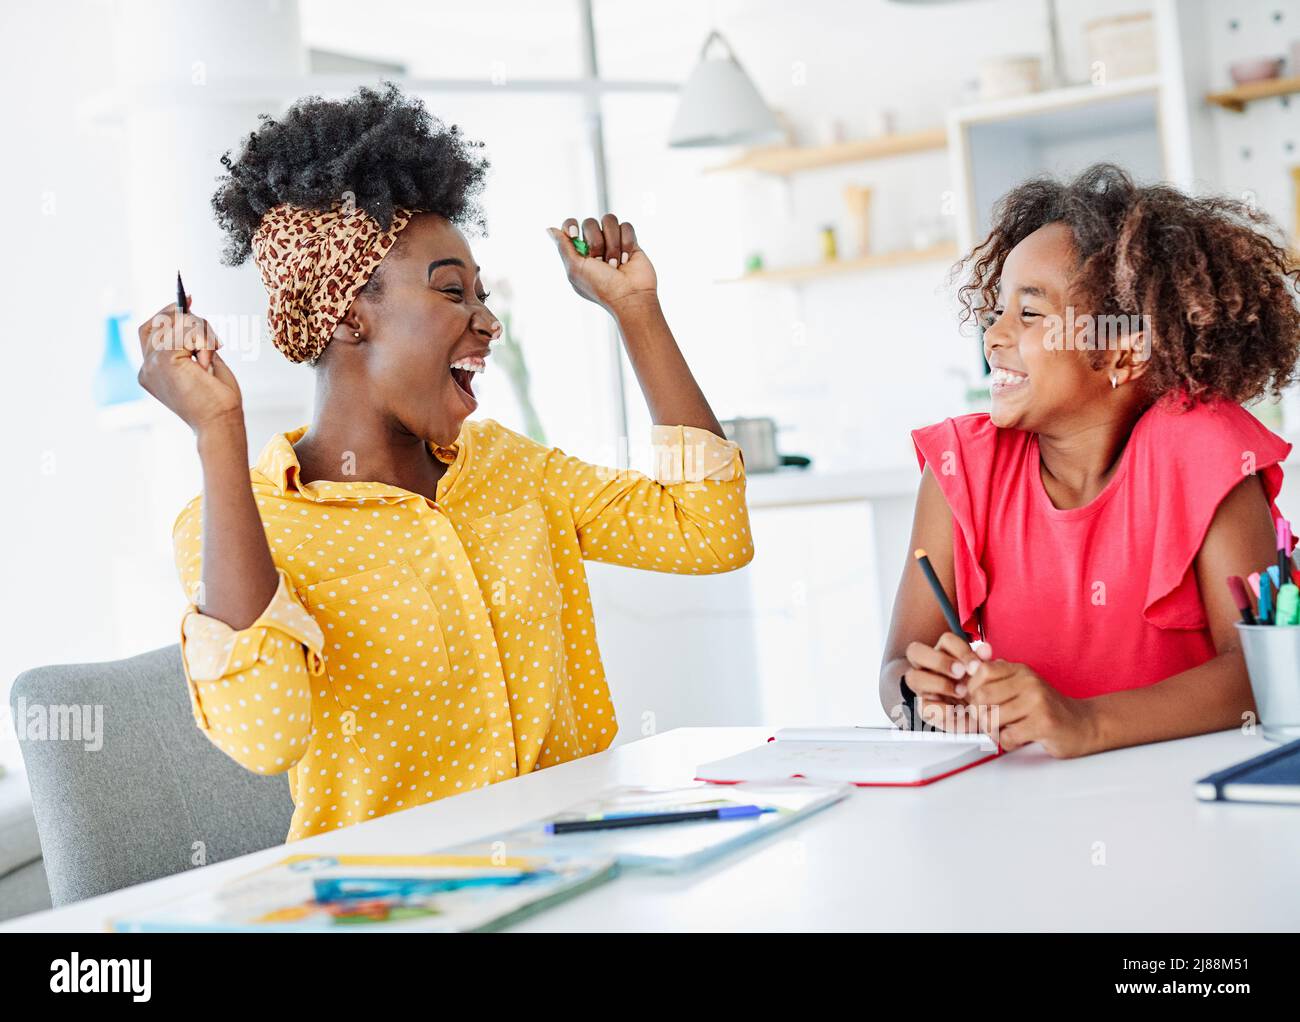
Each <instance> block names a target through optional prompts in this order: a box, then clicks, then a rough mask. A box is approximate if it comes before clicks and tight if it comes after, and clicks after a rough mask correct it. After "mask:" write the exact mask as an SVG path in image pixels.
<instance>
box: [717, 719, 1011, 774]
mask: <svg viewBox="0 0 1300 1022" xmlns="http://www.w3.org/2000/svg"><path fill="white" fill-rule="evenodd" d="M999 755H1001V750H1000V749H999V748H998V746H997V745H996V743H994V741H993V740H992V739H991V738H989V737H988V736H987V735H979V734H976V735H961V734H948V733H946V732H942V731H900V730H898V729H896V728H889V727H883V728H874V727H822V728H806V727H805V728H782V729H781V730H780V731H778V732H777V733H776V734H775V735H773V736H772V737H771V738H770V739H768V741H767V742H766V744H764V745H760V746H759V747H758V748H755V749H750V750H748V751H747V752H742V753H740V754H739V755H736V756H728V757H727V758H726V759H719V760H714V761H713V762H712V763H704V764H702V765H701V766H699V767H698V768H696V772H695V779H696V780H697V781H708V782H710V783H712V784H738V783H740V782H742V781H768V782H770V781H785V780H789V779H790V778H792V777H801V778H804V779H805V780H809V781H815V782H819V783H848V784H856V785H858V786H859V787H874V786H883V787H918V786H920V785H923V784H932V783H933V782H935V781H940V780H943V778H945V777H951V776H952V775H953V774H957V773H961V772H962V771H963V770H969V769H970V768H971V767H974V766H979V765H980V764H981V763H987V762H988V761H989V760H991V759H996V758H997V757H998V756H999Z"/></svg>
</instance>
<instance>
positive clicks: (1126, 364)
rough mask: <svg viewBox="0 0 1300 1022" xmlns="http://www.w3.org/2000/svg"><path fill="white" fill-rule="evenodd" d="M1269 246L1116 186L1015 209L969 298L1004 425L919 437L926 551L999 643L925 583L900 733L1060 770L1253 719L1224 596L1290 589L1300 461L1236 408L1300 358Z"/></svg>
mask: <svg viewBox="0 0 1300 1022" xmlns="http://www.w3.org/2000/svg"><path fill="white" fill-rule="evenodd" d="M1270 226H1271V225H1270V224H1269V222H1268V221H1266V220H1265V219H1264V218H1262V217H1261V216H1258V215H1256V214H1255V213H1253V212H1252V211H1251V210H1250V209H1248V208H1246V207H1245V206H1244V205H1242V204H1240V203H1235V202H1231V201H1228V200H1225V199H1217V198H1193V197H1190V196H1187V195H1184V194H1181V193H1180V192H1178V191H1176V190H1174V189H1171V188H1167V187H1138V186H1137V185H1135V184H1134V183H1133V181H1132V180H1131V179H1130V178H1129V177H1128V176H1127V175H1126V174H1125V173H1124V172H1123V171H1121V170H1120V169H1118V168H1116V167H1114V166H1110V165H1099V166H1095V167H1092V168H1090V169H1089V170H1087V171H1085V172H1084V173H1083V174H1081V175H1080V176H1079V177H1078V178H1076V179H1075V180H1074V181H1072V182H1070V183H1068V184H1060V183H1057V182H1054V181H1051V180H1035V181H1031V182H1029V183H1027V184H1024V185H1022V186H1020V187H1018V188H1016V189H1015V190H1014V191H1012V192H1011V193H1010V194H1008V195H1007V196H1006V197H1004V199H1003V200H1002V201H1001V203H1000V204H999V206H998V208H997V209H996V210H995V214H994V223H993V228H992V231H991V233H990V235H989V237H988V238H987V239H986V240H985V241H984V243H983V244H982V245H980V246H979V247H978V248H976V249H975V251H974V252H973V253H971V255H970V256H968V257H967V259H966V261H965V263H966V265H967V266H969V270H970V276H969V279H968V280H967V281H966V282H965V284H964V286H963V287H962V289H961V291H960V295H961V299H962V303H963V305H964V307H965V311H966V315H967V316H969V315H970V314H972V313H976V314H978V315H979V316H980V317H981V321H982V323H983V326H984V354H985V357H986V358H987V360H988V363H989V365H990V366H991V367H992V375H991V377H990V383H991V392H992V402H993V410H992V413H991V414H989V415H982V414H981V415H964V416H960V417H958V418H955V419H948V420H946V421H944V422H941V423H939V424H937V425H934V426H929V427H927V428H925V429H920V430H917V431H915V432H914V433H913V434H912V436H913V440H914V442H915V444H916V449H917V453H918V456H919V458H920V462H921V465H922V468H923V474H922V478H921V486H920V491H919V494H918V497H917V502H916V514H915V519H914V524H913V533H912V545H913V547H914V548H915V547H923V548H925V550H927V551H928V552H929V554H930V557H931V560H932V562H933V564H934V567H935V570H936V571H937V572H938V574H939V578H940V580H941V581H942V582H943V583H944V586H945V588H946V589H947V590H948V592H949V593H950V594H952V593H955V594H956V601H955V605H956V608H957V612H958V615H959V617H960V618H961V620H962V622H963V627H964V629H965V630H966V631H967V632H968V633H969V634H971V635H972V636H976V635H978V636H980V637H982V640H983V641H976V642H975V643H974V645H973V646H972V644H971V643H968V642H967V641H965V640H964V639H962V638H960V637H958V636H956V635H954V634H952V633H950V632H948V631H947V630H946V629H945V625H944V619H943V617H942V615H941V613H940V612H939V609H938V607H937V605H936V601H935V599H934V596H933V594H932V593H931V592H930V591H929V589H928V587H927V586H926V584H925V580H924V578H923V577H922V574H921V572H920V571H918V570H917V569H916V567H915V566H914V565H912V564H910V563H909V565H908V567H907V569H906V570H905V571H904V573H903V578H902V582H901V584H900V586H899V590H898V595H897V597H896V599H895V603H894V615H893V620H892V622H891V625H890V632H889V639H888V644H887V650H886V654H885V663H884V665H883V668H882V671H881V677H880V693H881V700H882V702H883V704H884V706H885V709H886V710H887V711H888V712H890V713H891V715H894V716H895V718H896V719H898V717H899V715H900V714H901V709H902V708H903V707H905V706H907V705H908V704H909V703H912V702H915V705H916V707H917V711H918V713H919V715H920V717H921V718H922V720H924V721H925V722H927V723H930V724H932V725H934V726H939V727H947V728H948V729H950V730H951V729H966V728H968V727H970V726H971V724H972V723H974V724H976V725H977V726H983V727H985V729H986V730H987V729H989V724H990V723H991V724H992V726H993V728H995V729H996V731H997V735H996V737H997V738H998V739H999V741H1000V743H1001V745H1002V747H1003V748H1004V749H1015V748H1017V747H1019V746H1021V745H1025V744H1027V743H1029V742H1039V743H1041V744H1042V746H1043V747H1044V748H1045V749H1046V750H1047V751H1048V752H1049V753H1050V754H1051V755H1053V756H1058V757H1065V756H1079V755H1086V754H1088V753H1092V752H1099V751H1101V750H1104V749H1114V748H1119V747H1122V746H1126V745H1135V744H1138V743H1141V742H1151V741H1158V740H1161V739H1167V738H1177V737H1180V736H1184V735H1194V734H1200V733H1202V732H1207V731H1215V730H1220V729H1224V728H1230V727H1233V726H1237V725H1240V724H1241V723H1242V722H1243V720H1247V719H1249V715H1250V714H1251V713H1252V712H1253V710H1254V703H1253V700H1252V698H1251V692H1250V686H1249V683H1248V680H1247V676H1246V669H1245V664H1244V662H1243V659H1242V655H1241V652H1240V650H1239V648H1238V644H1237V637H1236V633H1235V629H1234V627H1233V623H1234V621H1237V620H1239V619H1240V618H1239V614H1238V612H1237V609H1236V607H1235V605H1234V604H1233V600H1232V598H1231V594H1230V592H1229V590H1228V587H1227V585H1226V579H1227V577H1228V576H1229V575H1240V576H1242V577H1245V576H1246V575H1248V574H1249V573H1251V572H1253V571H1259V570H1260V569H1261V568H1262V567H1264V566H1266V565H1268V564H1272V563H1276V559H1277V556H1276V550H1275V547H1276V541H1275V530H1274V518H1275V517H1276V516H1277V515H1278V511H1277V508H1276V507H1275V505H1274V498H1275V497H1276V496H1277V493H1278V490H1279V488H1280V486H1281V483H1282V468H1281V462H1282V460H1283V459H1284V458H1285V457H1286V455H1287V453H1288V452H1289V450H1290V445H1289V444H1286V443H1284V442H1283V441H1282V440H1281V439H1279V438H1278V437H1276V436H1274V435H1273V434H1272V433H1271V432H1269V431H1268V430H1267V429H1265V428H1264V427H1263V426H1262V425H1260V423H1259V422H1258V421H1257V420H1256V419H1255V418H1254V417H1253V416H1252V415H1251V414H1250V413H1249V412H1247V411H1245V410H1244V409H1243V408H1242V407H1241V403H1242V402H1244V401H1249V400H1251V399H1254V398H1257V397H1260V396H1262V395H1266V394H1268V395H1276V394H1277V393H1278V392H1279V391H1280V390H1281V389H1282V388H1283V387H1285V386H1286V385H1287V384H1289V383H1290V382H1291V381H1292V379H1293V377H1294V375H1295V370H1296V361H1297V355H1298V352H1300V312H1297V308H1296V303H1295V298H1294V292H1293V291H1292V290H1291V286H1290V285H1291V283H1292V282H1293V280H1294V278H1295V274H1294V272H1293V271H1291V270H1289V268H1288V266H1289V259H1288V255H1287V253H1286V252H1285V250H1284V249H1283V248H1282V247H1281V246H1280V245H1277V244H1275V243H1274V242H1273V241H1272V240H1270V238H1269V237H1268V236H1267V235H1266V234H1265V233H1264V229H1267V228H1269V227H1270ZM909 561H910V558H909Z"/></svg>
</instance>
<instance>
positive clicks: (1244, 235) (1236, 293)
mask: <svg viewBox="0 0 1300 1022" xmlns="http://www.w3.org/2000/svg"><path fill="white" fill-rule="evenodd" d="M1053 223H1059V224H1064V225H1065V226H1067V227H1069V228H1070V231H1071V232H1072V233H1073V235H1074V246H1075V251H1076V256H1077V259H1078V263H1077V265H1076V267H1075V270H1074V274H1073V277H1072V279H1071V290H1072V295H1071V299H1072V301H1073V303H1074V304H1075V305H1076V306H1077V307H1079V308H1080V309H1081V311H1083V312H1086V313H1088V314H1090V315H1093V316H1103V315H1118V316H1143V317H1149V319H1148V320H1147V322H1148V323H1149V324H1150V327H1151V332H1152V333H1153V335H1154V336H1153V337H1152V338H1151V343H1150V346H1149V347H1148V348H1147V350H1148V351H1149V352H1150V364H1149V365H1148V366H1147V371H1146V373H1145V374H1144V375H1143V377H1142V382H1143V385H1144V386H1145V387H1146V389H1147V392H1148V395H1149V396H1150V397H1151V398H1153V399H1154V398H1157V397H1161V396H1164V395H1167V394H1179V395H1181V396H1182V397H1183V398H1184V399H1185V400H1186V401H1195V400H1198V399H1202V398H1207V397H1222V398H1227V399H1229V400H1232V401H1237V402H1245V401H1250V400H1252V399H1254V398H1258V397H1262V396H1265V395H1270V396H1277V395H1278V394H1279V393H1280V392H1281V391H1282V390H1283V389H1284V388H1285V387H1287V386H1288V385H1289V384H1290V383H1292V382H1293V381H1294V379H1295V376H1296V362H1297V359H1298V358H1300V309H1297V306H1296V294H1295V285H1296V282H1297V278H1298V277H1300V274H1298V273H1297V271H1296V268H1295V265H1294V262H1293V258H1292V256H1291V254H1290V253H1289V252H1288V251H1287V249H1286V248H1285V247H1284V245H1283V243H1282V242H1281V240H1280V239H1281V231H1280V230H1279V229H1278V228H1277V225H1276V224H1275V223H1273V222H1272V221H1271V220H1270V219H1269V218H1268V217H1267V216H1265V215H1264V214H1263V213H1260V212H1259V211H1257V210H1256V209H1254V208H1253V207H1252V206H1251V205H1249V204H1247V203H1245V202H1239V201H1236V200H1234V199H1229V198H1224V197H1220V196H1192V195H1187V194H1185V193H1183V192H1180V191H1179V190H1177V189H1176V188H1171V187H1168V186H1167V185H1138V184H1136V183H1134V181H1133V179H1132V178H1131V177H1130V176H1129V175H1128V174H1127V173H1125V172H1124V171H1123V170H1121V169H1120V168H1119V167H1117V166H1115V165H1114V164H1109V163H1099V164H1095V165H1093V166H1091V167H1089V168H1088V169H1087V170H1085V171H1083V172H1082V173H1081V174H1079V175H1078V176H1077V177H1076V178H1074V179H1073V180H1071V181H1064V182H1062V181H1057V180H1054V179H1052V178H1048V177H1042V178H1035V179H1033V180H1031V181H1027V182H1025V183H1024V184H1022V185H1019V186H1018V187H1016V188H1014V189H1012V191H1010V192H1008V193H1007V194H1006V195H1005V196H1003V198H1002V199H1001V201H1000V202H999V203H998V205H997V206H996V207H995V209H994V211H993V226H992V229H991V230H990V231H989V236H988V237H987V238H986V239H985V240H984V241H983V242H982V243H981V244H980V245H979V246H977V247H976V248H975V250H974V251H973V252H971V253H970V254H969V255H967V256H966V258H965V259H964V260H963V261H962V263H959V264H958V266H957V270H959V271H960V270H961V269H963V268H964V269H965V270H966V279H965V281H964V283H963V285H962V286H961V288H960V289H959V291H958V296H959V298H960V301H961V305H962V307H963V309H962V311H963V316H962V318H963V319H964V320H965V319H969V318H972V317H973V316H976V315H979V314H981V313H984V312H986V311H987V310H991V309H992V308H993V307H994V305H995V304H996V302H997V292H998V284H999V281H1000V279H1001V276H1002V267H1003V265H1004V264H1005V263H1006V259H1007V256H1008V255H1009V254H1010V252H1011V250H1012V249H1013V248H1015V247H1016V245H1018V244H1019V243H1020V242H1021V241H1022V240H1024V238H1026V237H1027V236H1028V235H1030V234H1032V233H1033V232H1034V231H1036V230H1038V229H1039V228H1040V227H1044V226H1046V225H1047V224H1053ZM1103 357H1104V353H1103V352H1092V353H1090V358H1091V361H1092V364H1093V366H1094V367H1099V366H1100V365H1101V362H1102V359H1103Z"/></svg>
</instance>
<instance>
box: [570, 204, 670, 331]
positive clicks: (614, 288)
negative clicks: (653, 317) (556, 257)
mask: <svg viewBox="0 0 1300 1022" xmlns="http://www.w3.org/2000/svg"><path fill="white" fill-rule="evenodd" d="M546 231H547V233H548V234H549V235H550V236H551V239H552V240H553V241H554V242H555V247H556V248H557V249H558V250H559V253H560V259H561V260H562V261H563V263H564V272H565V273H566V274H568V277H569V283H570V284H572V285H573V290H575V291H577V292H578V294H580V295H582V297H583V298H586V299H587V300H588V301H591V302H595V303H596V304H597V305H600V306H602V307H604V308H605V309H608V310H609V311H610V312H612V313H615V314H617V312H618V310H619V308H620V307H621V306H623V305H624V304H625V303H627V302H635V301H637V300H639V299H641V298H651V299H653V298H656V297H657V291H658V286H659V281H658V278H657V277H656V276H655V268H654V267H653V266H652V265H651V264H650V260H649V258H648V257H647V256H646V254H645V253H644V252H642V251H641V248H640V246H638V245H637V243H636V231H635V229H633V227H632V225H631V224H629V223H625V222H623V221H621V220H619V218H618V217H616V216H615V215H614V214H613V213H606V214H605V215H604V216H603V217H602V218H601V219H600V220H596V219H593V218H592V217H588V218H587V219H586V220H584V221H582V225H581V227H579V225H578V221H577V220H575V219H574V218H573V217H569V219H567V220H565V221H564V223H563V224H561V225H560V227H559V229H558V230H557V229H556V228H554V227H548V228H547V229H546ZM576 238H581V239H582V240H583V241H584V242H585V243H586V246H587V254H586V255H582V254H580V253H579V251H578V249H577V248H576V247H575V246H574V244H573V242H574V239H576Z"/></svg>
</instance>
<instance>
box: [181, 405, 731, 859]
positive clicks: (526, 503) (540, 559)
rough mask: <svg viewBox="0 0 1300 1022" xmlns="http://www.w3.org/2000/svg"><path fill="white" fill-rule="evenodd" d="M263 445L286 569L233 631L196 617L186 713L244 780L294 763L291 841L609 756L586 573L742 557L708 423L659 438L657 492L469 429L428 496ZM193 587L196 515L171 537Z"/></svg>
mask: <svg viewBox="0 0 1300 1022" xmlns="http://www.w3.org/2000/svg"><path fill="white" fill-rule="evenodd" d="M305 433H306V429H305V428H302V429H298V430H296V431H293V432H290V433H286V434H281V435H278V436H276V437H274V438H273V439H272V440H271V442H270V443H269V444H267V446H266V448H265V450H263V452H262V454H261V455H260V457H259V458H258V460H257V462H256V464H255V465H254V466H253V469H252V483H253V492H254V495H255V497H256V499H257V505H258V509H259V511H260V513H261V517H262V524H263V525H264V526H265V528H266V538H267V541H268V543H269V544H270V548H271V554H272V556H273V558H274V560H275V564H276V569H277V571H278V573H279V576H280V585H279V589H278V590H277V592H276V594H275V597H274V598H273V599H272V600H271V603H270V605H269V606H267V608H266V610H265V611H264V612H263V613H262V615H261V616H260V617H259V618H258V620H257V621H255V622H254V623H253V624H252V625H251V626H249V627H248V628H245V629H243V630H241V631H235V630H234V629H232V628H231V627H230V626H228V625H226V624H225V623H223V622H221V621H218V620H217V619H215V618H210V617H206V616H204V615H203V614H201V613H200V612H199V611H198V610H197V608H196V607H195V605H194V604H193V603H191V605H190V606H189V608H188V609H187V611H186V613H185V615H184V617H183V618H182V621H181V648H182V652H183V655H184V656H183V659H184V663H185V675H186V679H187V681H188V683H189V690H190V696H191V700H192V703H193V708H194V719H195V721H196V722H197V723H198V726H199V727H200V729H202V731H203V732H204V733H205V734H206V735H207V736H208V738H210V739H211V740H212V742H213V743H214V744H215V745H216V746H217V747H218V748H220V749H221V750H222V751H223V752H225V753H226V754H227V755H229V756H230V757H231V758H233V759H234V760H236V761H237V762H238V763H240V764H242V765H243V766H245V767H247V768H248V769H249V770H254V771H257V772H258V773H266V774H274V773H281V772H284V771H286V770H287V771H291V773H290V775H289V783H290V789H291V791H292V793H293V801H294V806H295V810H294V815H293V823H292V825H291V827H290V831H289V840H295V839H297V838H301V837H305V836H307V835H309V834H315V833H320V832H321V831H324V830H329V829H332V828H335V827H346V826H348V825H349V824H353V823H357V822H360V821H362V820H365V819H368V818H371V817H375V816H382V815H383V814H385V813H391V812H395V811H397V810H399V809H405V808H409V807H411V806H416V805H420V804H422V803H424V802H430V801H433V800H435V799H439V798H443V797H444V796H447V795H454V794H456V793H457V792H461V791H467V790H469V789H470V788H477V787H481V786H483V785H486V784H492V783H494V782H496V781H500V780H504V779H506V778H509V777H514V776H516V775H518V774H523V773H528V772H529V771H532V770H537V769H540V768H542V767H546V766H551V765H552V764H555V763H563V762H565V761H567V760H571V759H576V758H578V757H580V756H586V755H589V754H590V753H593V752H599V751H600V750H602V749H604V748H606V747H607V746H608V745H609V743H610V742H611V741H612V740H613V738H614V734H615V732H616V731H617V727H618V726H617V724H616V723H615V720H614V707H613V703H612V702H611V701H610V695H609V689H608V687H607V685H606V681H605V675H604V671H603V669H602V667H601V662H600V654H599V652H598V650H597V649H596V631H595V626H594V622H593V620H592V609H591V597H590V594H589V592H588V588H587V579H586V573H585V571H584V569H583V563H582V562H583V559H584V558H586V559H590V560H595V561H605V562H607V563H610V564H621V565H627V566H629V567H636V568H649V569H652V570H655V571H671V572H678V573H682V574H707V573H715V572H722V571H730V570H732V569H733V568H739V567H741V566H743V565H745V564H747V563H749V561H750V559H751V558H752V556H753V545H752V541H751V539H750V533H749V518H748V514H747V511H746V508H745V477H744V467H743V464H742V462H741V459H740V454H739V450H738V448H737V447H736V445H735V444H732V443H730V442H728V441H725V440H722V439H720V438H718V437H716V436H714V435H713V434H712V433H710V432H708V431H707V430H701V429H694V428H692V427H689V426H656V427H655V435H654V437H653V441H654V451H655V473H654V474H655V479H653V480H652V479H650V478H648V477H646V476H644V475H642V474H640V473H636V472H630V471H628V470H626V469H624V470H621V471H620V470H615V469H604V468H599V467H596V466H593V465H588V464H586V463H584V462H582V461H579V460H577V459H576V458H572V457H569V456H567V455H565V454H564V453H563V452H562V451H559V450H556V449H554V448H548V447H545V446H543V445H541V444H537V443H534V442H533V441H532V440H529V439H528V438H526V437H523V436H520V435H519V434H517V433H513V432H511V431H510V430H508V429H506V428H505V427H503V426H501V425H499V424H498V423H496V422H493V421H491V420H486V421H481V422H467V423H466V424H465V427H464V429H463V430H462V432H461V435H460V437H459V439H458V440H457V443H456V444H455V446H454V447H452V448H440V447H434V448H432V449H433V451H434V453H435V455H436V456H437V457H439V458H440V459H441V460H443V461H444V462H446V463H447V464H448V467H447V471H446V474H445V475H444V476H443V478H442V479H441V480H440V481H439V483H438V489H437V494H436V496H437V500H436V501H429V500H428V499H427V498H425V497H423V496H421V495H419V494H416V493H411V492H409V491H407V490H402V489H399V488H397V487H393V486H387V485H384V484H382V483H374V482H351V481H346V482H327V481H317V482H310V483H302V482H301V481H300V480H299V478H298V459H297V457H296V455H295V454H294V449H293V444H294V443H295V442H296V441H297V440H298V439H299V438H300V437H302V436H303V435H304V434H305ZM174 543H175V552H176V564H177V568H178V570H179V573H180V577H181V582H182V584H183V585H184V587H185V591H186V593H187V595H188V596H189V597H190V598H191V599H192V600H195V602H201V601H199V600H198V593H199V583H200V580H201V577H202V503H201V498H195V499H194V500H192V501H191V502H190V503H189V504H188V505H187V506H186V507H185V509H184V510H183V511H182V512H181V514H180V516H179V517H178V519H177V521H176V526H175V530H174Z"/></svg>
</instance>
